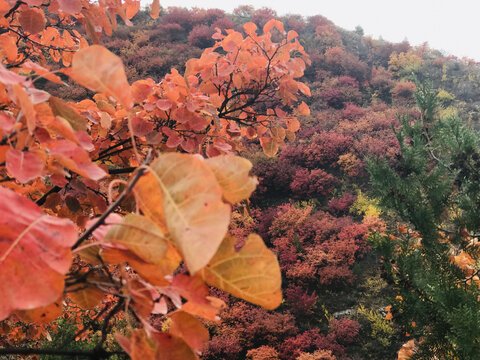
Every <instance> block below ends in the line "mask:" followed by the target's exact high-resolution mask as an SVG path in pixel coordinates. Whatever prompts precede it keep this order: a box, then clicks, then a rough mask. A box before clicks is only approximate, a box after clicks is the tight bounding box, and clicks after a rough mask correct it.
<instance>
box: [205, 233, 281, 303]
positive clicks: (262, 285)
mask: <svg viewBox="0 0 480 360" xmlns="http://www.w3.org/2000/svg"><path fill="white" fill-rule="evenodd" d="M236 241H237V240H236V239H235V238H234V237H232V236H230V235H227V236H226V237H225V239H224V241H223V242H222V245H220V248H219V249H218V251H217V253H216V254H215V256H214V257H213V259H212V260H211V261H210V263H209V264H208V265H207V266H206V267H205V268H204V269H202V270H201V272H200V275H201V276H202V277H203V278H204V280H205V281H206V282H207V283H208V284H209V285H211V286H215V287H217V288H219V289H222V290H224V291H226V292H228V293H230V294H232V295H233V296H236V297H238V298H241V299H243V300H246V301H249V302H251V303H253V304H256V305H260V306H262V307H264V308H266V309H268V310H272V309H275V308H276V307H278V306H279V305H280V303H281V302H282V289H281V285H282V276H281V274H280V266H279V265H278V261H277V258H276V256H275V255H274V254H273V252H271V251H270V250H269V249H268V248H267V247H266V246H265V244H264V243H263V240H262V238H261V237H260V236H258V235H256V234H250V235H249V236H248V239H247V241H246V243H245V245H244V246H243V247H242V248H241V249H240V251H236V249H235V243H236Z"/></svg>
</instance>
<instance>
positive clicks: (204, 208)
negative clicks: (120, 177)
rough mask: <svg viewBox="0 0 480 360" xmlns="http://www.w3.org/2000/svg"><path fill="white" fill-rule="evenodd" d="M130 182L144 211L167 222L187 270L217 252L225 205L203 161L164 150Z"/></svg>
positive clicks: (223, 231)
mask: <svg viewBox="0 0 480 360" xmlns="http://www.w3.org/2000/svg"><path fill="white" fill-rule="evenodd" d="M151 169H152V172H150V173H148V174H147V175H146V176H143V177H142V178H141V179H140V180H139V182H138V184H137V185H136V186H135V189H134V191H135V196H136V199H137V202H138V205H139V207H140V209H141V210H142V211H143V212H144V214H145V215H146V216H147V217H149V218H150V219H152V220H153V221H154V222H155V223H157V224H159V225H160V226H166V228H167V230H168V233H169V236H170V238H171V239H172V242H173V243H174V244H175V245H176V246H177V247H178V248H179V249H180V251H181V253H182V255H183V257H184V259H185V263H186V264H187V266H188V269H189V270H190V272H191V273H195V272H197V271H198V270H200V269H201V268H202V267H204V266H205V265H206V264H207V263H208V261H209V260H210V259H211V258H212V256H213V255H214V254H215V251H217V249H218V246H219V245H220V243H221V242H222V239H223V237H224V236H225V234H226V232H227V228H228V224H229V222H230V206H229V205H227V204H225V203H224V202H223V201H222V189H221V187H220V186H219V185H218V183H217V180H216V178H215V175H214V173H213V172H212V170H211V169H210V168H209V167H208V165H207V163H206V162H205V161H204V160H203V159H201V158H199V157H198V156H194V155H187V154H178V153H167V154H162V155H160V156H159V157H158V158H157V159H156V160H155V161H154V162H153V163H152V165H151Z"/></svg>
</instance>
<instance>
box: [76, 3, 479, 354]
mask: <svg viewBox="0 0 480 360" xmlns="http://www.w3.org/2000/svg"><path fill="white" fill-rule="evenodd" d="M271 18H277V15H276V13H275V11H273V10H271V9H257V10H255V9H252V8H250V7H248V6H245V7H239V8H237V9H236V10H235V11H234V12H233V14H227V13H224V12H223V11H221V10H217V9H209V10H201V9H196V10H191V11H189V10H186V9H182V8H170V9H168V10H166V11H164V12H162V13H161V15H160V18H159V19H158V20H155V21H154V20H152V19H150V18H149V17H148V15H147V14H146V13H139V14H138V15H137V16H136V17H135V18H134V19H132V22H133V24H134V25H133V26H132V27H126V26H121V27H120V28H119V30H118V31H116V32H115V33H114V34H113V36H112V37H110V38H106V39H105V40H104V41H105V45H106V46H107V47H108V48H109V49H111V50H112V51H113V52H114V53H116V54H118V55H120V56H121V57H122V59H123V61H124V63H125V64H126V66H127V74H128V76H129V79H130V81H135V80H138V79H141V78H145V77H151V78H153V79H154V80H159V79H161V78H162V77H163V76H164V75H165V74H166V73H167V72H168V71H169V70H170V68H171V67H173V68H176V69H178V70H179V71H180V72H182V71H183V70H184V67H183V66H184V63H185V61H186V60H187V59H189V58H191V57H196V56H199V55H200V54H201V52H202V50H203V49H205V48H206V47H209V46H212V45H213V43H214V40H212V39H211V36H212V35H213V33H214V32H215V28H220V29H222V30H224V29H228V28H235V29H237V30H239V31H241V29H242V24H244V23H246V22H249V21H252V22H254V23H256V24H257V25H258V26H259V27H260V28H261V27H262V26H263V25H264V24H265V23H266V22H267V21H268V20H269V19H271ZM278 19H279V20H281V21H282V22H283V23H284V24H285V28H286V30H287V31H288V30H294V31H296V32H297V33H298V34H299V40H300V43H301V44H302V45H303V46H304V47H305V50H306V52H307V53H308V54H309V56H310V60H311V64H309V66H308V67H307V69H306V72H305V77H304V80H305V81H306V83H307V84H308V86H309V87H310V89H311V93H312V96H311V97H306V98H305V99H303V100H305V101H306V102H307V104H308V105H309V106H310V109H311V114H310V115H308V116H304V117H303V118H302V123H301V130H300V133H299V134H298V136H297V138H296V139H295V140H294V141H290V142H288V143H287V145H286V146H284V147H283V148H282V149H281V151H280V152H279V154H278V155H277V156H276V157H275V158H267V157H265V155H263V154H262V153H261V152H259V148H258V144H256V142H255V141H254V140H252V141H251V142H250V144H249V146H248V150H247V151H246V152H245V153H244V155H246V156H248V157H249V158H250V159H252V161H253V162H254V165H255V166H254V170H253V171H254V173H255V174H256V175H257V176H258V178H259V180H260V184H259V186H258V189H257V191H256V192H255V193H254V196H253V199H252V203H251V209H250V216H251V217H250V216H249V217H248V219H249V220H248V221H245V219H238V228H235V229H233V230H234V232H235V234H236V235H237V236H239V237H242V236H245V235H246V234H248V233H249V232H250V231H254V232H258V233H259V234H260V235H261V236H262V237H263V238H264V239H265V240H266V241H267V243H268V244H269V246H271V247H272V248H273V249H275V252H276V253H277V255H278V256H279V260H280V264H281V267H282V272H283V281H284V283H283V288H284V295H285V302H284V304H283V305H282V306H281V307H280V308H279V309H278V310H276V311H274V312H267V311H265V310H262V309H259V308H256V307H253V306H250V305H247V304H245V303H243V302H238V301H234V300H233V299H229V298H227V297H225V298H224V299H225V300H226V301H227V302H230V303H231V305H232V306H231V308H230V309H229V310H228V312H226V313H224V314H223V315H222V321H221V323H220V325H218V324H211V325H210V331H211V333H212V334H213V337H212V340H211V341H210V343H209V346H208V348H207V350H206V353H205V354H204V357H203V358H205V359H231V360H236V359H244V358H247V359H252V360H253V359H254V360H263V359H277V358H279V359H282V360H294V359H302V360H306V359H330V358H332V359H333V356H335V358H336V359H346V358H350V359H394V358H396V354H397V351H398V349H399V348H400V346H401V344H402V343H404V342H406V341H407V340H408V339H409V337H408V336H406V333H405V330H404V329H402V328H401V327H398V326H397V325H396V324H395V323H393V322H392V321H389V320H385V312H384V311H383V309H384V308H385V307H386V306H387V305H389V304H390V302H391V299H392V294H393V293H392V291H391V288H390V287H389V285H388V284H387V283H386V282H385V280H384V279H383V278H382V276H383V275H382V270H381V264H380V262H379V257H378V255H376V253H375V252H374V251H372V249H371V248H370V246H369V245H368V244H367V242H366V236H367V234H368V233H369V232H371V231H375V230H379V231H384V230H385V228H386V227H387V226H389V227H391V226H393V225H392V224H395V219H392V218H390V219H389V218H388V216H386V217H385V215H388V214H385V213H382V211H381V210H380V209H379V208H378V204H377V202H376V200H374V199H373V198H371V197H369V195H368V194H369V190H370V186H369V184H368V178H369V176H368V174H367V172H366V170H365V164H366V162H365V160H366V158H372V157H380V158H385V159H387V160H388V161H389V162H391V163H392V164H394V163H395V162H396V161H397V158H398V156H399V146H398V142H397V139H396V137H395V135H394V133H393V132H392V126H393V127H398V126H399V121H398V118H399V116H400V115H402V114H410V115H412V116H416V114H417V110H416V107H415V101H414V99H413V93H414V92H415V89H416V86H415V84H414V83H413V81H425V80H428V81H429V82H430V83H431V84H432V87H433V88H434V89H437V90H436V91H437V93H438V95H437V97H438V101H439V103H440V104H441V114H442V115H444V116H446V115H454V114H457V115H458V116H459V117H461V118H462V119H464V120H465V121H466V122H467V123H468V124H471V125H473V126H474V127H477V128H478V127H480V124H479V117H480V113H479V110H480V108H479V106H480V66H479V65H477V64H475V63H473V62H472V61H470V60H466V59H457V58H454V57H443V56H442V54H441V53H440V52H438V51H436V50H434V49H430V48H429V47H428V46H427V45H424V46H421V47H411V46H410V45H409V44H408V43H406V42H403V43H396V44H395V43H389V42H387V41H383V40H375V39H372V38H369V37H365V36H364V35H363V30H362V29H361V28H359V27H358V28H357V29H356V30H355V31H347V30H344V29H342V28H339V27H337V26H335V24H333V23H332V22H331V21H329V20H328V19H326V18H325V17H323V16H321V15H315V16H311V17H308V18H302V17H300V16H296V15H292V16H284V17H278ZM82 96H84V94H79V97H82ZM382 218H383V219H389V221H388V222H387V223H385V221H384V220H382ZM301 354H303V355H301ZM329 354H330V355H331V356H332V357H330V355H329Z"/></svg>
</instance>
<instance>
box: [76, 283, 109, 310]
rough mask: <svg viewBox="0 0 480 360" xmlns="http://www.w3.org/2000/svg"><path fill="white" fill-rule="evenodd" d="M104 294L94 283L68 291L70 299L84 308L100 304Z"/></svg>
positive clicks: (91, 307)
mask: <svg viewBox="0 0 480 360" xmlns="http://www.w3.org/2000/svg"><path fill="white" fill-rule="evenodd" d="M104 295H105V294H104V293H103V291H101V290H99V289H98V288H97V287H96V286H94V285H87V287H86V288H82V289H80V290H77V291H73V292H70V293H68V296H69V297H70V299H72V301H73V302H74V303H75V304H77V305H78V306H79V307H80V308H82V309H85V310H88V309H93V308H94V307H96V306H99V305H101V304H102V300H103V297H104Z"/></svg>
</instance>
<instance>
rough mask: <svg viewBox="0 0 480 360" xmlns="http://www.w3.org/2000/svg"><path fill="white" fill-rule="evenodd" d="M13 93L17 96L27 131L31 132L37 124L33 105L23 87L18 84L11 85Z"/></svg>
mask: <svg viewBox="0 0 480 360" xmlns="http://www.w3.org/2000/svg"><path fill="white" fill-rule="evenodd" d="M13 93H14V94H15V96H16V97H17V101H18V104H19V105H20V108H21V109H22V112H23V115H24V116H25V119H26V120H27V128H28V132H29V133H30V134H33V130H35V127H36V126H37V113H36V111H35V109H34V107H33V103H32V101H31V100H30V97H29V96H28V94H27V92H26V91H25V89H24V88H23V87H22V86H21V85H20V84H15V85H13Z"/></svg>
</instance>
